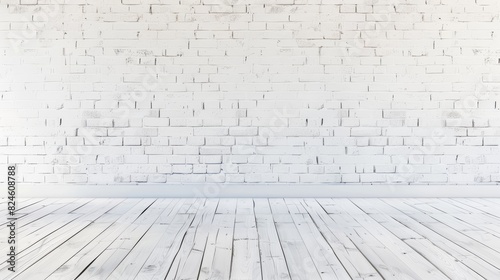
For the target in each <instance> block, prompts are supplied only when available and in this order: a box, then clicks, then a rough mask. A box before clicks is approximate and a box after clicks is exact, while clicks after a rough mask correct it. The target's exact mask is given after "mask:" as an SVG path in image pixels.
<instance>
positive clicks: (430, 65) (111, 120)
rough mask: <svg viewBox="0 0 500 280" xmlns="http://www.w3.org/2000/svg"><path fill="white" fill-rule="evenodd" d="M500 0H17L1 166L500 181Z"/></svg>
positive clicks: (1, 90) (84, 172)
mask: <svg viewBox="0 0 500 280" xmlns="http://www.w3.org/2000/svg"><path fill="white" fill-rule="evenodd" d="M499 14H500V3H499V2H498V1H497V0H455V1H448V0H446V1H445V0H441V1H437V0H436V1H423V0H412V1H410V0H342V1H340V0H323V1H319V0H272V1H261V0H254V1H241V0H188V1H184V0H181V1H157V0H156V1H153V0H121V1H117V0H109V1H67V0H38V1H37V0H26V1H25V0H21V1H19V0H5V1H1V4H0V97H1V98H0V165H2V166H5V165H6V164H7V163H12V164H17V165H18V166H19V170H20V174H21V175H20V178H19V180H20V181H24V182H41V183H43V182H45V183H90V184H96V183H130V182H132V183H133V182H141V183H143V182H150V183H165V182H167V183H178V182H186V183H187V182H234V183H245V182H248V183H255V182H269V183H279V182H283V183H300V182H302V183H358V184H359V183H366V184H370V183H401V184H407V183H425V184H427V183H438V184H458V183H460V184H463V183H470V184H472V183H498V182H500V176H498V173H499V171H500V148H499V145H498V144H499V143H500V130H499V129H500V98H499V97H498V92H499V90H500V19H499Z"/></svg>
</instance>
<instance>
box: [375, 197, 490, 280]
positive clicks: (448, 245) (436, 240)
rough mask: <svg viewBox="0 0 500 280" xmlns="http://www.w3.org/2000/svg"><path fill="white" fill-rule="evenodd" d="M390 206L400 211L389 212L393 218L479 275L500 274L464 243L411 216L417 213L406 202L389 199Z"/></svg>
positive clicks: (488, 277)
mask: <svg viewBox="0 0 500 280" xmlns="http://www.w3.org/2000/svg"><path fill="white" fill-rule="evenodd" d="M383 201H384V202H385V201H386V199H383ZM386 205H388V204H386ZM388 206H389V205H388ZM390 206H392V207H394V208H397V210H399V211H401V213H399V214H391V217H392V218H393V219H395V220H396V221H398V222H399V223H401V224H403V225H405V226H407V227H408V228H411V229H412V230H413V231H415V232H417V233H418V234H420V235H421V236H422V237H425V238H426V239H428V240H429V241H431V242H432V243H433V244H435V245H436V246H438V247H439V248H440V249H442V250H443V251H446V252H447V253H449V254H450V255H452V256H453V257H455V258H457V259H458V260H460V261H461V262H463V263H464V264H465V265H466V266H468V267H470V268H471V269H472V270H474V271H476V272H477V273H479V274H480V275H481V276H483V277H485V278H486V279H494V278H495V277H496V276H495V275H499V274H500V270H499V269H498V268H496V267H495V266H493V265H492V264H490V263H488V262H486V261H485V260H483V259H481V258H479V257H478V256H476V255H474V254H473V253H472V252H470V251H469V249H470V248H469V247H468V246H467V245H466V244H463V243H460V242H456V240H453V239H452V240H449V239H447V238H445V237H444V236H442V235H440V234H439V233H438V232H436V231H434V230H431V229H430V228H428V227H426V226H425V225H424V224H422V223H420V222H419V221H418V220H417V219H415V218H414V217H412V215H418V213H414V212H413V211H414V210H415V209H414V208H411V207H409V206H408V205H407V204H405V203H403V202H401V201H398V200H394V199H391V200H390ZM394 208H393V209H394ZM397 210H396V211H397ZM384 212H385V213H387V212H390V210H386V209H384ZM420 214H421V213H420Z"/></svg>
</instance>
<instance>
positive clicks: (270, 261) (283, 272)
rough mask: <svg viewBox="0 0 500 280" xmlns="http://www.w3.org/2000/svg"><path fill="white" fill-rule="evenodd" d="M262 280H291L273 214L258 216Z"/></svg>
mask: <svg viewBox="0 0 500 280" xmlns="http://www.w3.org/2000/svg"><path fill="white" fill-rule="evenodd" d="M256 220H257V232H258V235H259V248H260V255H261V256H260V257H261V269H262V278H263V279H266V280H276V279H291V278H290V271H289V269H288V266H287V263H286V261H285V256H284V253H283V249H282V248H281V244H280V239H279V237H278V232H277V231H276V227H275V223H274V219H273V216H272V214H256Z"/></svg>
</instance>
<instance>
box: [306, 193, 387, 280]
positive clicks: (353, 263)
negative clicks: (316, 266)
mask: <svg viewBox="0 0 500 280" xmlns="http://www.w3.org/2000/svg"><path fill="white" fill-rule="evenodd" d="M303 206H304V207H305V209H307V211H308V213H309V216H310V217H311V219H312V220H313V221H314V223H315V225H316V226H317V227H318V230H319V231H320V232H321V234H322V236H323V237H324V238H325V240H326V241H327V242H328V245H329V246H330V247H331V248H332V249H333V250H334V252H335V254H336V255H337V257H338V258H339V260H340V262H341V263H342V265H343V266H344V267H345V269H346V270H347V272H348V273H349V275H350V276H351V278H352V279H382V277H381V276H380V275H379V273H378V272H377V270H376V269H375V268H374V267H373V265H372V264H371V263H370V262H369V261H368V260H367V259H366V257H365V256H364V255H363V254H362V253H361V251H359V249H358V247H357V246H356V245H354V243H352V241H351V239H349V237H348V236H347V233H346V232H345V231H344V230H343V229H342V228H341V227H340V226H339V225H334V224H332V222H333V221H332V220H331V218H330V217H329V216H328V214H327V213H326V211H325V209H324V208H323V207H321V205H319V203H318V202H317V201H316V200H314V199H305V200H304V204H303Z"/></svg>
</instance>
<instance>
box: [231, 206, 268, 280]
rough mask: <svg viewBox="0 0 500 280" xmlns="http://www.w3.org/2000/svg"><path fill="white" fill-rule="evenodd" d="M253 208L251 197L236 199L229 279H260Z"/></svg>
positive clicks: (260, 272) (259, 261) (260, 271)
mask: <svg viewBox="0 0 500 280" xmlns="http://www.w3.org/2000/svg"><path fill="white" fill-rule="evenodd" d="M253 209H254V207H253V201H252V199H238V203H237V209H236V221H235V228H234V237H233V239H234V240H233V259H232V263H231V268H232V269H231V277H230V279H234V280H253V279H255V280H260V279H262V270H261V267H260V263H261V260H260V255H259V241H258V233H257V225H256V221H255V214H254V210H253Z"/></svg>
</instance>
